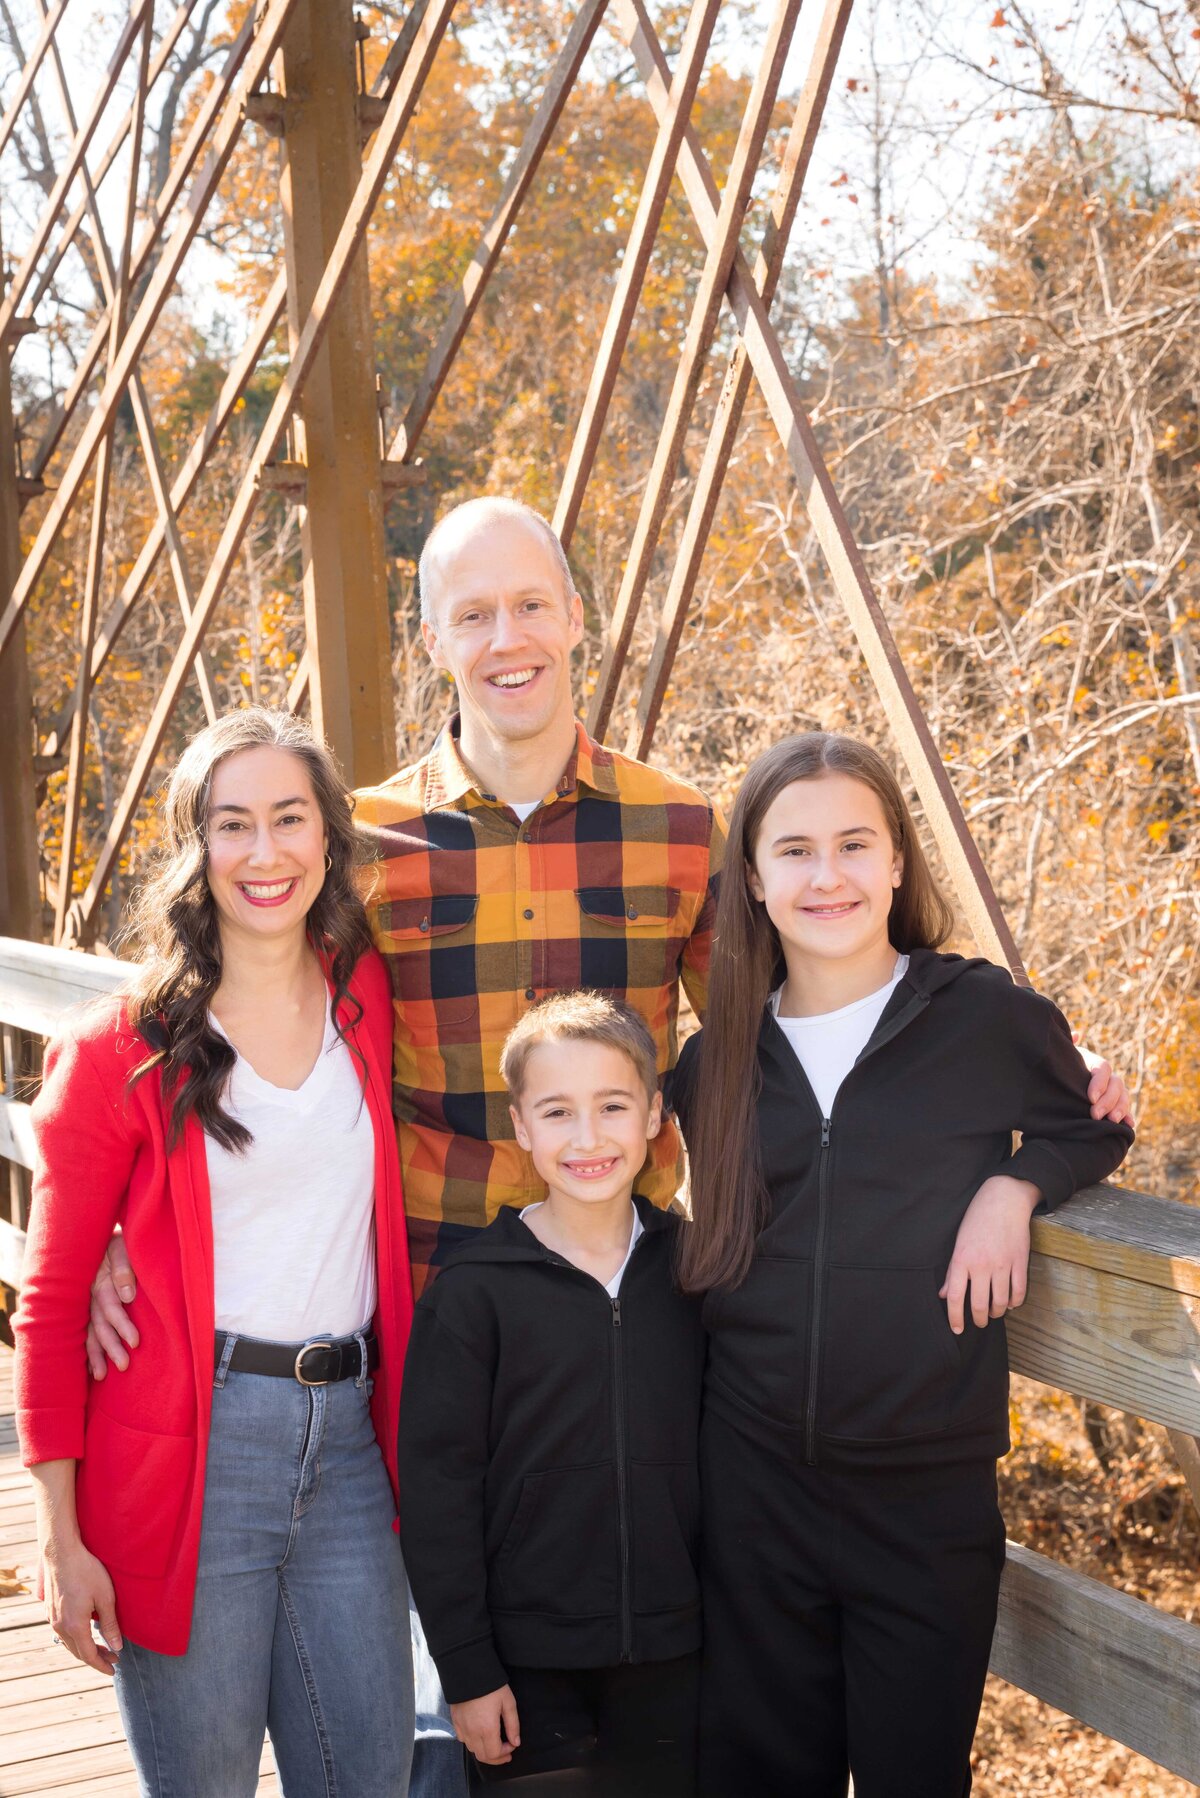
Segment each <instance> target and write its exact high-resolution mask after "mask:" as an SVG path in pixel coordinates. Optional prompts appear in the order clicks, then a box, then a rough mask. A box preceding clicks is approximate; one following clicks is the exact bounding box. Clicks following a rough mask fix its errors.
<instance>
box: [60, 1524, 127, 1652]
mask: <svg viewBox="0 0 1200 1798" xmlns="http://www.w3.org/2000/svg"><path fill="white" fill-rule="evenodd" d="M42 1566H43V1569H44V1577H45V1590H46V1611H47V1614H48V1616H49V1618H50V1627H51V1629H52V1630H53V1631H54V1633H55V1635H56V1636H57V1637H58V1640H59V1641H60V1642H61V1643H62V1645H63V1647H64V1648H66V1649H68V1650H69V1652H70V1653H71V1654H73V1655H74V1656H75V1659H76V1660H77V1661H82V1662H83V1663H84V1665H85V1666H88V1667H94V1668H95V1669H96V1671H97V1673H107V1674H108V1675H109V1677H110V1678H111V1677H112V1671H113V1668H114V1667H115V1666H116V1662H117V1656H118V1655H119V1654H120V1652H121V1647H122V1643H121V1631H120V1629H119V1628H118V1625H117V1601H116V1594H115V1593H114V1592H113V1583H112V1581H111V1580H110V1579H109V1577H108V1573H107V1571H106V1570H105V1568H104V1567H102V1566H101V1564H100V1562H99V1561H98V1560H97V1559H96V1557H95V1555H94V1554H91V1553H90V1552H89V1551H88V1550H87V1549H86V1548H85V1547H84V1545H83V1543H82V1542H81V1541H80V1540H79V1538H78V1537H76V1538H75V1540H74V1541H71V1542H66V1543H57V1542H48V1543H47V1544H46V1546H45V1548H44V1549H43V1551H42ZM93 1617H95V1619H96V1621H97V1623H98V1624H99V1625H100V1634H101V1635H102V1636H103V1637H104V1641H103V1642H102V1643H101V1642H97V1641H96V1639H95V1637H94V1636H93V1635H92V1618H93Z"/></svg>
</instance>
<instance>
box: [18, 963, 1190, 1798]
mask: <svg viewBox="0 0 1200 1798" xmlns="http://www.w3.org/2000/svg"><path fill="white" fill-rule="evenodd" d="M128 973H129V969H128V966H127V965H126V964H124V963H121V962H119V961H114V960H107V959H104V960H102V959H101V958H99V957H98V956H94V955H85V954H82V953H80V952H78V951H74V950H65V949H48V948H44V947H42V946H41V945H40V944H36V943H27V942H23V941H19V940H16V939H14V938H12V937H0V1026H9V1027H16V1028H18V1029H21V1030H28V1031H32V1032H34V1033H36V1034H42V1035H48V1034H51V1033H52V1032H53V1031H54V1030H55V1029H56V1028H57V1026H58V1024H59V1023H60V1021H61V1020H62V1019H63V1017H64V1016H65V1015H66V1014H67V1013H68V1012H69V1011H70V1010H71V1009H72V1008H73V1007H75V1006H77V1005H79V1004H82V1003H85V1002H87V1001H88V1000H90V999H94V998H96V997H97V996H98V995H100V994H103V993H112V992H115V991H117V990H119V988H120V986H121V984H122V982H123V981H124V980H125V979H126V978H127V976H128ZM0 1156H5V1157H7V1158H9V1159H10V1160H14V1161H16V1162H18V1163H19V1164H20V1165H21V1166H23V1167H31V1166H32V1164H33V1132H32V1129H31V1127H30V1120H29V1106H28V1105H27V1104H25V1103H24V1102H22V1101H20V1100H17V1099H15V1098H12V1097H11V1096H10V1097H2V1098H0ZM1032 1246H1033V1253H1032V1256H1031V1259H1030V1272H1029V1295H1028V1297H1027V1299H1026V1301H1025V1303H1024V1305H1023V1306H1022V1307H1021V1309H1020V1310H1019V1311H1015V1312H1013V1313H1012V1314H1011V1315H1010V1316H1009V1319H1008V1326H1007V1327H1008V1341H1009V1359H1010V1362H1011V1365H1012V1367H1013V1370H1014V1371H1015V1372H1017V1373H1021V1374H1026V1375H1028V1376H1029V1377H1031V1378H1033V1379H1036V1380H1040V1381H1042V1382H1044V1383H1045V1384H1046V1385H1049V1386H1055V1387H1058V1388H1060V1389H1061V1390H1063V1391H1065V1392H1070V1393H1073V1394H1076V1395H1077V1396H1079V1397H1080V1398H1089V1399H1096V1400H1098V1401H1100V1402H1101V1403H1103V1404H1107V1405H1114V1406H1116V1407H1117V1408H1118V1409H1119V1410H1122V1411H1128V1412H1132V1413H1134V1414H1136V1415H1137V1416H1139V1417H1144V1418H1148V1419H1150V1420H1151V1421H1153V1422H1156V1423H1160V1424H1164V1425H1166V1426H1167V1428H1168V1429H1170V1430H1171V1431H1173V1432H1176V1435H1175V1438H1174V1439H1175V1441H1176V1443H1177V1445H1178V1444H1179V1442H1180V1441H1181V1440H1183V1441H1184V1442H1186V1443H1190V1442H1191V1441H1192V1439H1194V1438H1195V1437H1197V1436H1200V1208H1197V1207H1194V1206H1190V1205H1181V1204H1177V1203H1175V1202H1174V1201H1173V1200H1170V1199H1161V1198H1155V1197H1153V1196H1152V1195H1150V1194H1148V1193H1141V1192H1131V1191H1128V1190H1126V1189H1125V1188H1123V1187H1119V1186H1095V1187H1091V1188H1089V1189H1088V1190H1087V1191H1086V1192H1082V1193H1077V1194H1076V1195H1075V1197H1074V1198H1073V1199H1072V1200H1071V1202H1070V1204H1068V1205H1065V1206H1063V1207H1062V1209H1061V1210H1059V1211H1057V1212H1055V1213H1054V1215H1053V1216H1050V1217H1039V1218H1035V1219H1034V1223H1033V1245H1032ZM23 1247H24V1239H23V1237H22V1233H21V1232H20V1231H18V1230H15V1229H14V1228H13V1226H12V1225H3V1224H0V1279H4V1280H6V1281H7V1282H8V1283H9V1284H10V1285H14V1286H15V1285H18V1284H19V1280H20V1254H21V1250H22V1249H23ZM1185 1465H1186V1463H1185ZM1193 1490H1194V1491H1196V1487H1195V1486H1193ZM1196 1496H1197V1500H1198V1502H1200V1491H1196ZM992 1667H993V1670H994V1671H995V1672H996V1673H998V1674H1000V1676H1001V1677H1002V1678H1004V1679H1006V1680H1008V1681H1009V1682H1010V1683H1012V1684H1014V1685H1018V1686H1022V1687H1023V1688H1024V1689H1025V1690H1026V1691H1029V1692H1032V1693H1033V1694H1034V1696H1035V1697H1038V1698H1042V1699H1044V1700H1046V1702H1047V1703H1050V1704H1053V1705H1056V1706H1057V1707H1058V1708H1059V1709H1060V1710H1065V1711H1067V1712H1068V1713H1069V1714H1070V1715H1072V1716H1074V1717H1078V1718H1079V1719H1080V1720H1081V1721H1082V1722H1084V1723H1087V1724H1090V1725H1091V1726H1092V1727H1094V1728H1096V1729H1100V1730H1102V1731H1104V1733H1105V1734H1107V1735H1109V1736H1111V1737H1113V1738H1114V1739H1115V1740H1117V1741H1119V1742H1123V1743H1125V1745H1126V1746H1127V1747H1130V1748H1132V1749H1134V1750H1135V1751H1136V1752H1137V1753H1139V1754H1144V1755H1147V1756H1148V1757H1149V1758H1150V1759H1151V1760H1155V1761H1157V1762H1158V1763H1159V1764H1160V1765H1161V1766H1164V1767H1168V1768H1170V1769H1171V1771H1172V1772H1174V1773H1177V1774H1179V1775H1180V1776H1181V1777H1182V1778H1184V1779H1189V1780H1191V1781H1192V1782H1193V1783H1194V1784H1200V1628H1198V1627H1197V1626H1196V1625H1195V1624H1191V1623H1185V1622H1183V1621H1181V1620H1180V1619H1178V1618H1175V1617H1169V1616H1166V1615H1164V1614H1163V1613H1162V1612H1161V1611H1158V1610H1156V1609H1155V1607H1154V1606H1153V1605H1150V1604H1146V1603H1145V1602H1144V1601H1142V1600H1141V1599H1137V1598H1131V1597H1129V1596H1127V1595H1126V1594H1125V1593H1122V1592H1116V1591H1113V1590H1112V1589H1111V1588H1109V1587H1107V1586H1105V1585H1103V1584H1102V1583H1101V1582H1100V1581H1098V1580H1095V1579H1090V1578H1087V1577H1086V1576H1084V1575H1083V1574H1079V1573H1075V1572H1073V1571H1072V1570H1071V1569H1069V1568H1066V1567H1061V1566H1059V1565H1058V1564H1056V1563H1055V1562H1054V1561H1051V1560H1048V1559H1046V1558H1045V1557H1044V1556H1042V1555H1037V1554H1033V1553H1032V1552H1031V1551H1030V1550H1028V1549H1025V1548H1020V1547H1017V1546H1016V1545H1015V1544H1013V1543H1009V1545H1008V1561H1007V1567H1006V1571H1005V1578H1004V1585H1003V1588H1002V1591H1001V1598H1000V1620H999V1624H998V1626H997V1631H996V1642H995V1647H994V1649H993V1653H992Z"/></svg>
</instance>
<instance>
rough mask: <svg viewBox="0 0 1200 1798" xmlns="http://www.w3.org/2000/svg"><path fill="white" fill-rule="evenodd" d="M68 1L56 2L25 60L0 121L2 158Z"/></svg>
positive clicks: (43, 21) (0, 153) (0, 152)
mask: <svg viewBox="0 0 1200 1798" xmlns="http://www.w3.org/2000/svg"><path fill="white" fill-rule="evenodd" d="M67 5H68V0H55V5H54V6H53V8H52V9H51V11H50V12H49V13H48V14H47V15H46V16H45V17H44V18H43V20H42V29H41V30H40V31H39V33H38V40H37V43H36V44H35V45H34V46H33V49H32V50H31V51H30V52H29V55H28V56H27V57H26V59H25V67H24V68H23V69H22V70H21V78H20V80H19V81H18V82H17V85H16V87H15V88H14V89H13V96H12V99H11V100H10V101H9V103H8V106H7V108H6V109H5V113H4V117H3V118H2V119H0V156H3V154H4V151H5V148H6V146H7V144H8V140H9V138H10V137H11V136H12V134H13V132H14V131H15V130H16V125H17V120H18V118H19V117H20V116H21V108H22V107H23V106H24V104H25V102H26V100H27V99H28V98H29V95H30V93H31V92H32V90H33V84H34V82H35V81H36V80H37V76H38V70H39V69H40V68H41V66H42V62H43V60H44V58H45V55H46V52H47V50H48V49H49V48H50V45H51V44H52V43H53V41H54V33H55V31H56V29H57V27H58V21H59V20H60V19H61V18H62V16H63V14H64V13H65V12H66V10H67Z"/></svg>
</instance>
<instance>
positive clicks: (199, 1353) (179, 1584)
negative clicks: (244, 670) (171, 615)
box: [16, 709, 413, 1798]
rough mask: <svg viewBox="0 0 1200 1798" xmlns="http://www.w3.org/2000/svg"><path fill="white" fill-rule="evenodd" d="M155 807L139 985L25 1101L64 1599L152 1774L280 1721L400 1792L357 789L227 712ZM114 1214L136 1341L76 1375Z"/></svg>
mask: <svg viewBox="0 0 1200 1798" xmlns="http://www.w3.org/2000/svg"><path fill="white" fill-rule="evenodd" d="M163 834H164V853H163V861H162V865H161V867H160V869H159V872H158V874H157V875H156V877H155V878H154V879H153V880H152V881H151V882H150V884H149V885H148V887H147V888H146V889H145V890H144V891H143V893H142V894H141V895H140V898H139V900H138V904H137V909H136V914H135V917H134V921H133V927H132V935H133V939H134V942H135V945H136V949H137V951H138V954H139V959H140V963H141V965H140V966H139V968H138V971H137V975H136V982H135V985H134V986H133V988H132V990H131V991H130V992H129V993H128V994H127V995H125V996H123V997H122V998H121V999H119V1000H116V1001H113V1002H111V1003H110V1004H108V1005H106V1006H97V1007H93V1008H90V1009H89V1010H88V1011H86V1012H85V1013H83V1014H82V1015H80V1016H79V1017H78V1018H77V1019H76V1021H75V1022H74V1023H73V1024H72V1025H71V1026H70V1027H69V1028H68V1029H67V1030H65V1031H64V1033H63V1034H62V1036H60V1037H59V1038H58V1040H57V1041H56V1042H55V1043H54V1044H53V1045H52V1047H51V1049H50V1051H49V1053H48V1056H47V1060H46V1072H45V1081H44V1084H43V1086H42V1090H41V1094H40V1096H39V1098H38V1099H37V1101H36V1103H35V1106H34V1122H35V1128H36V1133H37V1143H38V1155H39V1166H38V1171H37V1177H36V1182H35V1189H34V1197H33V1207H32V1219H31V1227H30V1234H29V1248H28V1259H27V1261H26V1267H25V1284H24V1287H23V1289H22V1294H21V1309H20V1313H19V1315H18V1317H17V1319H16V1331H17V1369H16V1380H17V1420H18V1428H19V1430H20V1434H21V1443H22V1450H23V1454H24V1459H25V1461H26V1463H27V1464H28V1465H31V1466H32V1468H33V1474H34V1481H35V1487H36V1494H37V1503H38V1535H39V1544H40V1547H41V1552H42V1559H43V1567H44V1578H45V1592H46V1601H47V1608H48V1610H49V1613H50V1618H51V1621H52V1623H53V1625H54V1629H55V1631H56V1633H57V1634H58V1636H59V1638H60V1640H61V1641H62V1642H63V1643H64V1644H65V1646H66V1647H67V1648H68V1649H69V1650H70V1651H71V1653H72V1654H74V1655H75V1656H76V1657H77V1658H78V1659H79V1660H81V1661H84V1662H86V1663H87V1664H88V1665H90V1666H93V1667H97V1668H99V1669H101V1670H102V1671H105V1672H110V1673H111V1672H114V1671H115V1674H116V1682H117V1697H118V1701H119V1703H120V1707H121V1715H122V1720H123V1722H124V1725H125V1730H126V1733H127V1735H128V1737H129V1743H130V1747H131V1749H132V1752H133V1757H134V1760H135V1762H136V1763H137V1768H138V1773H139V1777H140V1780H141V1789H142V1791H143V1793H145V1794H160V1793H167V1792H183V1791H186V1792H187V1793H188V1794H189V1798H241V1795H242V1794H249V1793H252V1792H253V1791H254V1790H255V1789H256V1787H257V1784H258V1769H259V1761H260V1758H261V1755H262V1745H263V1732H264V1729H266V1728H267V1727H269V1729H270V1732H271V1737H272V1741H273V1744H274V1748H275V1755H276V1760H277V1762H278V1765H279V1769H280V1774H281V1777H282V1781H283V1786H284V1790H285V1791H286V1792H287V1793H288V1798H326V1795H327V1794H328V1793H330V1792H332V1791H334V1790H335V1789H336V1790H337V1791H340V1792H345V1793H353V1794H354V1798H402V1795H403V1793H404V1792H405V1791H406V1790H407V1785H408V1764H409V1758H410V1755H411V1751H412V1703H413V1698H412V1678H411V1668H410V1663H409V1646H408V1627H407V1592H406V1586H405V1580H404V1572H403V1567H402V1564H401V1560H400V1550H399V1545H398V1542H397V1538H396V1536H395V1533H394V1530H393V1528H392V1521H393V1518H394V1515H395V1505H394V1500H393V1491H392V1486H390V1485H389V1476H391V1477H392V1484H393V1485H394V1469H395V1440H396V1422H397V1414H398V1406H399V1384H400V1371H401V1364H402V1360H403V1355H404V1346H405V1341H406V1338H407V1332H408V1325H409V1319H410V1315H411V1310H412V1299H411V1288H410V1283H409V1272H408V1259H407V1248H406V1238H405V1230H404V1218H403V1207H402V1202H401V1193H400V1174H399V1167H398V1164H397V1159H396V1144H395V1136H394V1132H393V1127H392V1118H391V1104H390V1071H391V1033H392V1012H391V995H390V990H389V982H388V978H387V974H386V971H385V970H384V968H383V965H382V963H381V962H380V961H379V959H378V957H377V956H376V955H375V953H374V952H373V951H372V950H371V948H370V939H369V935H368V931H367V925H366V919H365V916H364V913H363V910H362V906H361V904H360V902H359V900H358V898H357V897H356V895H355V893H354V889H353V886H352V868H353V861H354V837H353V832H352V827H351V818H350V808H349V804H348V801H347V795H346V791H345V788H344V786H343V784H342V782H341V780H340V778H339V776H338V773H337V769H336V767H335V765H334V763H333V760H332V758H331V756H330V755H329V753H328V751H327V750H325V749H324V748H323V747H322V746H321V744H320V743H318V742H317V741H316V740H315V738H314V737H313V735H312V733H311V731H310V730H309V729H308V727H307V726H306V725H304V724H302V723H300V722H298V721H297V720H295V719H293V718H291V717H289V716H287V715H286V714H283V713H270V712H266V711H262V710H258V709H252V710H247V711H240V712H235V713H233V714H231V715H230V716H228V717H226V718H223V719H220V720H219V721H218V722H217V723H216V724H213V725H210V726H209V728H208V729H207V730H204V731H202V732H201V733H200V735H199V736H198V737H196V738H195V740H194V741H193V742H192V743H191V744H190V745H189V747H188V749H187V750H186V752H185V753H184V755H183V757H182V758H181V760H180V762H179V765H178V766H177V768H176V769H175V771H174V773H173V775H172V776H171V779H170V783H169V785H168V788H167V794H166V804H165V808H164V816H163ZM118 1221H119V1222H120V1223H121V1225H122V1227H123V1229H124V1232H125V1234H126V1236H127V1237H128V1239H129V1248H130V1252H131V1255H132V1258H133V1261H134V1264H135V1265H136V1267H137V1269H138V1275H139V1287H138V1292H137V1297H136V1299H135V1300H134V1304H133V1308H132V1317H133V1321H134V1323H135V1324H136V1326H137V1329H138V1331H139V1333H140V1336H141V1344H142V1346H141V1352H140V1353H139V1354H138V1355H136V1356H135V1357H134V1358H133V1360H132V1362H131V1363H130V1365H129V1368H128V1371H127V1372H125V1373H123V1374H121V1375H119V1376H118V1375H113V1376H111V1377H109V1378H108V1379H107V1380H105V1381H104V1382H103V1383H96V1384H92V1385H90V1386H89V1383H88V1376H87V1361H86V1358H85V1349H84V1333H85V1330H86V1327H87V1317H88V1297H89V1289H90V1285H91V1279H92V1274H93V1272H94V1270H95V1268H96V1264H97V1262H98V1261H99V1259H100V1256H101V1254H102V1253H103V1251H104V1248H105V1246H106V1245H107V1243H108V1239H109V1236H110V1235H111V1233H112V1230H113V1227H114V1225H115V1224H116V1223H117V1222H118ZM372 1320H373V1321H372ZM372 1376H373V1377H374V1396H373V1397H372ZM93 1616H95V1617H96V1618H97V1620H98V1623H99V1627H100V1632H101V1635H102V1636H103V1645H101V1644H99V1643H97V1642H96V1641H94V1640H93V1636H92V1626H91V1621H92V1618H93Z"/></svg>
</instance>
